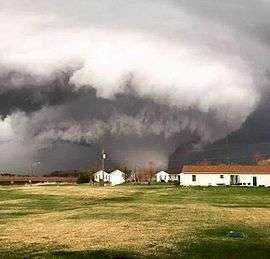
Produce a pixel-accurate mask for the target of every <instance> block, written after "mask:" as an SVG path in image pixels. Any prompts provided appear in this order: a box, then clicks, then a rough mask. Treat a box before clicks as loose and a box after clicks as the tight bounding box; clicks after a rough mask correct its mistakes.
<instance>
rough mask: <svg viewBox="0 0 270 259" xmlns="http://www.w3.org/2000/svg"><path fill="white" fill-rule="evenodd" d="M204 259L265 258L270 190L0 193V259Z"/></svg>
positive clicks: (269, 254)
mask: <svg viewBox="0 0 270 259" xmlns="http://www.w3.org/2000/svg"><path fill="white" fill-rule="evenodd" d="M230 230H234V231H239V232H241V233H242V234H243V237H242V238H236V237H228V236H227V233H228V232H229V231H230ZM202 257H205V258H270V188H248V187H246V188H245V187H217V188H215V187H208V188H199V187H194V188H187V187H179V186H174V185H152V186H139V185H137V186H132V185H126V186H119V187H91V186H88V185H78V186H59V187H58V186H28V187H0V258H202Z"/></svg>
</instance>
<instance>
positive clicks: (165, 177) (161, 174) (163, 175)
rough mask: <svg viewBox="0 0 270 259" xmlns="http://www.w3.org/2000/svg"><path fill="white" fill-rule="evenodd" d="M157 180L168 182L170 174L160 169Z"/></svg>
mask: <svg viewBox="0 0 270 259" xmlns="http://www.w3.org/2000/svg"><path fill="white" fill-rule="evenodd" d="M156 181H157V182H162V181H164V182H166V183H167V182H168V181H169V174H168V173H166V172H165V171H160V172H158V173H156Z"/></svg>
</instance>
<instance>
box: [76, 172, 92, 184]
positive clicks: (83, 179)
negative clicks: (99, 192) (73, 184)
mask: <svg viewBox="0 0 270 259" xmlns="http://www.w3.org/2000/svg"><path fill="white" fill-rule="evenodd" d="M89 182H90V176H89V175H85V174H79V177H78V179H77V183H78V184H80V183H89Z"/></svg>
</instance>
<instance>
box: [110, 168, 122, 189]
mask: <svg viewBox="0 0 270 259" xmlns="http://www.w3.org/2000/svg"><path fill="white" fill-rule="evenodd" d="M108 181H109V182H110V183H111V184H112V186H114V185H117V184H122V183H124V182H125V173H123V172H122V171H120V170H115V171H113V172H111V173H110V174H109V179H108Z"/></svg>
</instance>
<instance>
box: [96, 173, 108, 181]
mask: <svg viewBox="0 0 270 259" xmlns="http://www.w3.org/2000/svg"><path fill="white" fill-rule="evenodd" d="M94 181H95V182H100V181H104V182H108V181H109V174H108V173H107V172H105V171H103V170H99V171H98V172H96V173H94Z"/></svg>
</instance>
